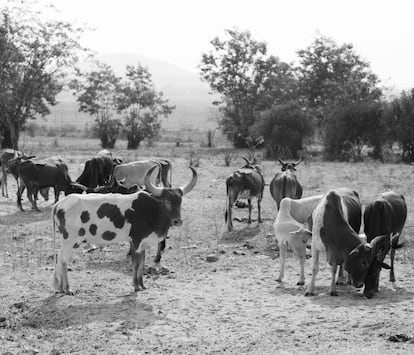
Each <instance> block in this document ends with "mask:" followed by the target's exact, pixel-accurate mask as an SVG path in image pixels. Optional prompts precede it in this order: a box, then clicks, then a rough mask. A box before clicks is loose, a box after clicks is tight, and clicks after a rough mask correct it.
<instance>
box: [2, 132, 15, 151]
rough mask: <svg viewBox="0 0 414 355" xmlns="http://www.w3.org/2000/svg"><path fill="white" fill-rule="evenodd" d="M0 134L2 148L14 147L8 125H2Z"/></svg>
mask: <svg viewBox="0 0 414 355" xmlns="http://www.w3.org/2000/svg"><path fill="white" fill-rule="evenodd" d="M0 135H1V137H2V141H1V148H3V149H5V148H13V144H12V140H11V136H10V130H9V129H8V128H6V127H2V129H1V130H0Z"/></svg>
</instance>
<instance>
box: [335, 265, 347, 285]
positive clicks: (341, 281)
mask: <svg viewBox="0 0 414 355" xmlns="http://www.w3.org/2000/svg"><path fill="white" fill-rule="evenodd" d="M336 284H337V285H339V286H343V285H346V284H347V280H346V277H345V273H344V264H343V263H342V264H341V265H339V272H338V279H337V280H336Z"/></svg>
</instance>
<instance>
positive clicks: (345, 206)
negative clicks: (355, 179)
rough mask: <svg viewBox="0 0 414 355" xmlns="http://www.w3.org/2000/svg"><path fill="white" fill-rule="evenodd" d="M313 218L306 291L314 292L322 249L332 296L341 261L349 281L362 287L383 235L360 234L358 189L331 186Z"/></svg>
mask: <svg viewBox="0 0 414 355" xmlns="http://www.w3.org/2000/svg"><path fill="white" fill-rule="evenodd" d="M312 218H313V227H312V262H313V266H312V278H311V282H310V284H309V285H308V288H307V291H306V293H305V295H306V296H313V295H314V294H315V278H316V275H317V273H318V271H319V254H320V253H321V252H326V257H327V261H328V262H329V264H330V265H331V275H332V277H331V287H330V294H331V296H337V295H338V292H337V290H336V283H335V276H336V271H337V267H338V265H339V266H341V264H343V267H344V268H345V270H346V271H347V272H348V274H349V277H350V280H351V282H352V284H353V285H354V286H355V287H356V288H361V287H362V286H363V285H364V282H365V279H366V275H367V272H368V269H369V267H370V265H371V263H372V261H373V259H374V257H375V256H376V255H377V254H379V253H381V248H382V246H383V244H384V243H385V242H386V236H379V237H376V238H374V240H372V241H371V242H370V243H367V242H363V241H361V239H360V238H359V235H358V232H359V229H360V226H361V203H360V200H359V195H358V193H357V192H356V191H353V190H351V189H348V188H341V189H336V190H330V191H329V192H328V193H327V194H326V195H325V196H324V197H323V198H322V200H321V201H320V202H319V204H318V205H317V206H316V208H315V210H314V211H313V213H312ZM342 276H343V275H341V269H340V277H342Z"/></svg>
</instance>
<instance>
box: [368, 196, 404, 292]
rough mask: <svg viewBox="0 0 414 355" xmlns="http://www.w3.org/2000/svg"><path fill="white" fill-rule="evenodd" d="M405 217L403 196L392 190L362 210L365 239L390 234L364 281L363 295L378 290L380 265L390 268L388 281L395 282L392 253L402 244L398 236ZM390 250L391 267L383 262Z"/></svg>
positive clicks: (369, 239) (370, 239)
mask: <svg viewBox="0 0 414 355" xmlns="http://www.w3.org/2000/svg"><path fill="white" fill-rule="evenodd" d="M406 219H407V204H406V202H405V199H404V196H402V195H400V194H397V193H395V192H393V191H389V192H384V193H383V194H381V196H380V197H378V198H377V199H376V200H375V201H373V202H371V203H370V204H368V205H367V207H366V208H365V211H364V232H365V235H366V236H367V241H368V242H370V241H372V240H373V239H374V238H375V237H377V236H379V235H388V236H390V238H389V241H390V242H388V243H386V245H385V246H384V248H383V250H382V253H381V254H380V255H379V257H378V258H376V259H375V260H374V262H373V263H372V265H371V267H370V270H369V272H368V275H367V279H366V282H365V288H364V295H365V296H366V297H367V298H372V297H373V296H374V294H375V292H378V283H379V276H380V273H381V267H385V268H387V269H388V268H390V281H391V282H395V275H394V255H395V249H398V248H399V247H401V246H402V245H400V244H399V243H398V240H399V237H400V235H401V233H402V230H403V228H404V224H405V221H406ZM390 249H391V252H390V259H391V267H388V265H386V264H384V258H385V256H386V255H387V253H388V251H389V250H390Z"/></svg>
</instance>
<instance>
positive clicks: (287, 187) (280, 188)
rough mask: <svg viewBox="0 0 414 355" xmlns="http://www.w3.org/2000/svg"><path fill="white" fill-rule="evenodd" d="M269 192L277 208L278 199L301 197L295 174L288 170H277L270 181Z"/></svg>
mask: <svg viewBox="0 0 414 355" xmlns="http://www.w3.org/2000/svg"><path fill="white" fill-rule="evenodd" d="M269 189H270V194H271V195H272V197H273V199H274V200H275V201H276V205H277V208H279V207H280V201H281V200H282V199H283V198H285V197H290V198H292V199H299V198H301V197H302V193H303V189H302V186H301V185H300V184H299V182H298V180H297V178H296V175H295V174H294V173H292V172H291V171H290V170H286V171H283V172H278V173H276V174H275V176H274V178H273V179H272V181H271V182H270V186H269Z"/></svg>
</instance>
